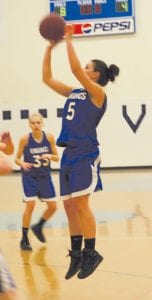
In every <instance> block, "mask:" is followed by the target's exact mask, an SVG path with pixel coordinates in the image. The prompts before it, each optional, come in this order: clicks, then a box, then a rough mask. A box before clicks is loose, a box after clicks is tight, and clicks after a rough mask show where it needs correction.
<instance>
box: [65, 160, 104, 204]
mask: <svg viewBox="0 0 152 300" xmlns="http://www.w3.org/2000/svg"><path fill="white" fill-rule="evenodd" d="M100 161H101V159H100V156H98V157H97V159H96V160H95V161H94V166H92V165H91V168H92V178H93V180H92V182H91V184H90V186H89V187H88V188H86V189H84V190H81V191H78V192H74V193H72V194H69V195H64V196H61V199H62V200H68V199H71V198H75V197H80V196H84V195H87V194H91V193H93V192H94V190H95V187H96V185H97V182H98V175H97V166H98V164H99V163H100Z"/></svg>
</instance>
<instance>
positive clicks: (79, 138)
mask: <svg viewBox="0 0 152 300" xmlns="http://www.w3.org/2000/svg"><path fill="white" fill-rule="evenodd" d="M106 105H107V99H106V96H105V101H104V104H103V106H102V108H98V107H96V106H95V105H94V104H93V103H92V101H91V99H90V96H89V94H88V93H87V91H86V90H85V89H83V88H81V89H74V90H73V91H72V92H71V94H70V96H69V98H68V99H67V101H66V103H65V106H64V110H63V116H62V117H63V119H62V129H61V133H60V135H59V137H58V139H57V145H58V146H60V147H65V149H64V151H63V155H62V160H61V168H60V192H61V196H62V198H63V199H65V200H66V199H70V198H71V197H77V196H81V195H85V194H90V193H91V192H94V191H97V190H102V182H101V179H100V175H99V171H100V170H99V169H100V155H99V147H98V146H99V142H98V140H97V132H96V127H97V125H98V123H99V122H100V120H101V118H102V116H103V114H104V113H105V110H106Z"/></svg>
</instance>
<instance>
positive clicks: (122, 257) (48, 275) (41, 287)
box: [0, 170, 152, 300]
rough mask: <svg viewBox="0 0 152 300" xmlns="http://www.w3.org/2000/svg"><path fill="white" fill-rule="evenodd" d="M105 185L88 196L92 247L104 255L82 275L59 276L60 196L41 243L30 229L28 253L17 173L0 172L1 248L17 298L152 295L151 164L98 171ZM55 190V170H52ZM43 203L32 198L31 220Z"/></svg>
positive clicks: (62, 254) (141, 299)
mask: <svg viewBox="0 0 152 300" xmlns="http://www.w3.org/2000/svg"><path fill="white" fill-rule="evenodd" d="M102 179H103V184H104V191H103V192H99V193H96V194H94V195H93V197H91V203H92V204H91V205H92V207H93V210H94V213H95V215H96V219H97V250H99V252H101V253H102V254H103V256H104V261H103V262H102V264H101V265H100V266H99V267H98V269H97V270H96V272H95V273H94V274H93V275H92V276H90V277H88V278H87V279H84V280H80V279H78V278H77V277H74V278H72V279H71V280H69V281H66V280H65V279H64V275H65V273H66V271H67V268H68V264H69V258H68V257H66V255H67V249H68V248H69V246H70V245H69V237H68V229H67V221H66V218H65V214H64V211H63V206H62V202H61V200H59V202H58V203H59V204H58V212H57V213H56V215H54V217H53V219H52V220H51V221H50V222H48V224H47V227H46V228H45V229H44V230H45V235H46V238H47V243H46V244H45V245H43V244H41V243H40V242H39V241H38V240H37V239H36V238H35V237H34V236H33V234H32V233H31V232H30V240H31V244H32V247H33V251H32V252H31V253H28V252H25V251H21V250H20V249H19V242H20V238H21V221H22V212H23V209H24V204H23V203H22V188H21V177H20V174H13V175H10V176H6V177H1V178H0V189H1V201H0V248H1V250H2V252H3V254H4V256H5V260H6V262H7V265H8V267H9V269H10V271H11V273H12V275H13V277H14V279H15V281H16V284H17V286H18V291H19V295H20V296H19V300H42V299H44V300H78V299H79V300H93V299H95V300H101V299H102V300H116V299H117V300H152V170H138V171H136V170H128V171H103V174H102ZM53 180H54V183H55V185H56V189H57V192H58V189H59V188H58V174H57V173H53ZM44 208H45V204H42V203H39V202H38V203H37V206H36V210H35V213H34V216H33V220H32V222H34V221H36V220H37V219H38V218H39V216H40V215H41V214H42V211H43V210H44Z"/></svg>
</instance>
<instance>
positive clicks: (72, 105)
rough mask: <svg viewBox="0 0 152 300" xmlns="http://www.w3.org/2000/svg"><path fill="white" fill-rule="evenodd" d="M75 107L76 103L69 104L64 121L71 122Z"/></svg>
mask: <svg viewBox="0 0 152 300" xmlns="http://www.w3.org/2000/svg"><path fill="white" fill-rule="evenodd" d="M75 105H76V103H75V102H70V103H69V107H68V114H67V116H66V119H67V120H70V121H71V120H72V119H73V118H74V114H75V110H74V109H75Z"/></svg>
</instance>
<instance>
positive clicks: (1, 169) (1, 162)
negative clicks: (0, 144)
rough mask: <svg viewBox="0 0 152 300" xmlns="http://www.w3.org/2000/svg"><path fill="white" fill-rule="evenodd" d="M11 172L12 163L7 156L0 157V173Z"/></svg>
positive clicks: (6, 173)
mask: <svg viewBox="0 0 152 300" xmlns="http://www.w3.org/2000/svg"><path fill="white" fill-rule="evenodd" d="M11 172H12V164H11V162H10V161H9V159H8V158H6V157H3V156H1V157H0V175H8V174H10V173H11Z"/></svg>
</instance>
